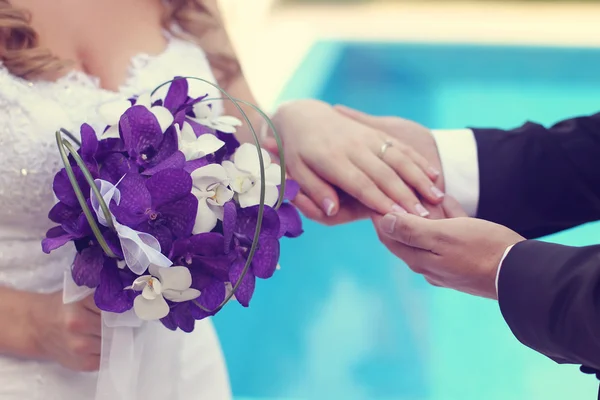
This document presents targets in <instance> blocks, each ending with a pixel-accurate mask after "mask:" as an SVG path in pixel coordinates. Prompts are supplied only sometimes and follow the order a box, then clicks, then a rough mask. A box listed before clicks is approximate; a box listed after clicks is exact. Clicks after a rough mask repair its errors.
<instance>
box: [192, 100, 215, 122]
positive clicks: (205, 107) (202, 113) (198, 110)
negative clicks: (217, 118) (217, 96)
mask: <svg viewBox="0 0 600 400" xmlns="http://www.w3.org/2000/svg"><path fill="white" fill-rule="evenodd" d="M193 111H194V115H195V116H196V118H197V119H203V118H210V117H212V115H213V111H212V108H211V107H210V103H209V102H207V101H202V102H199V103H196V104H194V108H193Z"/></svg>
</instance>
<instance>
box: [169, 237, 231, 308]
mask: <svg viewBox="0 0 600 400" xmlns="http://www.w3.org/2000/svg"><path fill="white" fill-rule="evenodd" d="M170 258H171V259H172V260H173V262H174V263H175V264H176V265H185V266H187V267H188V268H189V270H190V273H191V274H192V286H191V287H192V288H194V289H198V290H200V292H202V294H201V295H200V297H199V298H198V299H197V300H198V302H199V303H200V304H202V305H203V306H204V307H205V308H207V309H209V310H213V309H215V308H217V307H218V306H219V305H220V304H221V302H222V301H223V300H224V299H225V282H227V281H229V269H230V268H231V265H232V263H233V261H234V260H235V255H234V254H233V253H228V254H226V253H225V238H224V237H223V235H221V234H220V233H215V232H209V233H201V234H198V235H194V236H192V237H190V238H189V239H183V240H178V241H177V242H175V243H174V244H173V250H172V251H171V256H170Z"/></svg>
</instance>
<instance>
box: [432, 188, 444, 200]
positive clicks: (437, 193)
mask: <svg viewBox="0 0 600 400" xmlns="http://www.w3.org/2000/svg"><path fill="white" fill-rule="evenodd" d="M431 193H433V195H434V196H435V197H436V198H438V199H441V198H442V197H444V192H442V191H441V190H440V189H438V188H437V186H432V187H431Z"/></svg>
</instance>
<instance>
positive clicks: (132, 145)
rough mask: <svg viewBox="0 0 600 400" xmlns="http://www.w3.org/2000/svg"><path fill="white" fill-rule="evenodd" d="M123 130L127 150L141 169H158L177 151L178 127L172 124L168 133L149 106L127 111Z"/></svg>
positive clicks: (122, 126) (120, 125)
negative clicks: (158, 166) (157, 166)
mask: <svg viewBox="0 0 600 400" xmlns="http://www.w3.org/2000/svg"><path fill="white" fill-rule="evenodd" d="M119 127H120V130H121V136H122V138H123V144H124V147H125V150H126V151H127V153H128V154H129V157H130V159H131V160H133V161H134V162H135V163H136V164H138V165H139V166H142V167H153V166H156V165H158V164H160V163H161V162H162V161H164V160H166V159H167V158H169V157H170V156H171V155H172V154H173V153H174V152H176V151H177V133H176V131H175V127H174V126H173V125H170V126H169V127H168V128H167V129H166V131H164V130H163V129H164V127H163V126H161V123H160V121H159V119H158V118H157V117H156V115H155V114H154V113H152V111H151V110H150V109H148V108H147V107H145V106H141V105H136V106H133V107H131V108H129V109H128V110H127V111H125V113H124V114H123V116H122V117H121V120H120V122H119ZM163 132H164V133H163Z"/></svg>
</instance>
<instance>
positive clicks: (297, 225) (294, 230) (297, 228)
mask: <svg viewBox="0 0 600 400" xmlns="http://www.w3.org/2000/svg"><path fill="white" fill-rule="evenodd" d="M299 191H300V185H298V182H296V181H294V180H291V179H288V180H286V182H285V192H284V194H283V199H284V200H288V201H292V200H294V199H295V198H296V196H297V195H298V192H299ZM277 215H279V223H280V229H279V237H283V236H286V237H290V238H295V237H298V236H300V235H301V234H302V233H303V232H304V230H303V229H302V218H301V217H300V213H299V212H298V210H297V209H296V207H294V206H293V205H291V204H290V203H283V204H282V205H281V207H280V208H279V209H278V210H277Z"/></svg>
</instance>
